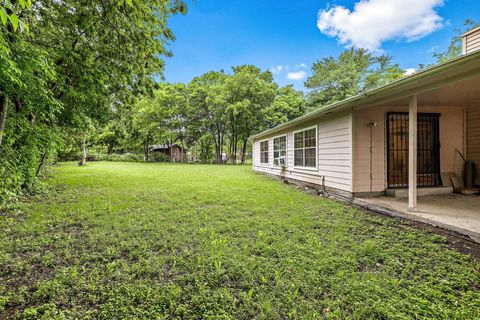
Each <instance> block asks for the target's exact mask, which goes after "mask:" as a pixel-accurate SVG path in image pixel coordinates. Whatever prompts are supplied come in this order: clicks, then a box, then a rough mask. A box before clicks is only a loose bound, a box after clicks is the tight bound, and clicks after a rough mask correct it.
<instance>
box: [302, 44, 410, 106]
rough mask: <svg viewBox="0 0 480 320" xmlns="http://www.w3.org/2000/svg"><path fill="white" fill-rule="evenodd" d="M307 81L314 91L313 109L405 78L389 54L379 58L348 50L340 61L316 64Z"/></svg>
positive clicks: (325, 60) (311, 97)
mask: <svg viewBox="0 0 480 320" xmlns="http://www.w3.org/2000/svg"><path fill="white" fill-rule="evenodd" d="M312 73H313V74H312V76H311V77H309V78H308V79H307V81H305V87H307V88H308V89H311V92H310V94H309V108H310V109H317V108H319V107H322V106H325V105H328V104H331V103H333V102H336V101H341V100H344V99H346V98H348V97H350V96H354V95H357V94H359V93H361V92H364V91H366V90H370V89H372V88H375V87H378V86H381V85H384V84H386V83H388V82H391V81H393V80H395V79H398V78H401V77H402V76H403V74H404V72H403V71H402V70H401V69H400V67H399V66H398V65H397V64H392V57H390V56H388V55H380V56H375V55H374V54H372V53H371V52H368V51H367V50H364V49H355V48H351V49H348V50H345V51H344V52H343V53H342V54H340V56H339V57H338V58H334V57H327V58H323V59H321V60H319V61H317V62H315V63H314V64H313V67H312Z"/></svg>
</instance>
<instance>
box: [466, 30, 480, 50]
mask: <svg viewBox="0 0 480 320" xmlns="http://www.w3.org/2000/svg"><path fill="white" fill-rule="evenodd" d="M477 50H480V30H479V31H477V32H474V33H472V34H469V35H467V36H465V52H466V53H470V52H473V51H477Z"/></svg>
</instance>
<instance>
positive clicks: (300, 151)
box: [293, 127, 317, 168]
mask: <svg viewBox="0 0 480 320" xmlns="http://www.w3.org/2000/svg"><path fill="white" fill-rule="evenodd" d="M293 139H294V165H295V166H296V167H309V168H315V167H316V166H317V128H316V127H314V128H309V129H306V130H303V131H298V132H295V133H294V138H293Z"/></svg>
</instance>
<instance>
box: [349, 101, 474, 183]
mask: <svg viewBox="0 0 480 320" xmlns="http://www.w3.org/2000/svg"><path fill="white" fill-rule="evenodd" d="M387 112H408V107H401V108H387V107H374V108H370V109H365V110H359V111H355V112H354V114H353V136H354V141H353V145H354V159H355V162H354V168H353V172H354V177H353V192H382V191H384V190H385V188H386V187H387V164H386V162H387V160H386V121H385V118H386V113H387ZM418 112H419V113H422V112H427V113H430V112H431V113H440V114H441V116H440V171H441V172H455V173H456V174H457V175H461V174H462V169H463V161H462V159H461V158H460V157H459V156H458V154H457V153H456V152H455V149H458V150H459V151H460V152H462V153H464V144H465V143H464V142H465V140H464V108H462V107H422V106H419V108H418ZM370 122H376V123H377V126H376V127H375V128H373V134H372V155H371V156H372V164H373V165H372V168H373V170H372V180H371V187H370V128H369V127H368V123H370Z"/></svg>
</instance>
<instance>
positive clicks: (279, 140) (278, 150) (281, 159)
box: [273, 135, 287, 166]
mask: <svg viewBox="0 0 480 320" xmlns="http://www.w3.org/2000/svg"><path fill="white" fill-rule="evenodd" d="M273 164H274V165H276V166H283V165H286V164H287V136H286V135H284V136H279V137H275V138H273Z"/></svg>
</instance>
